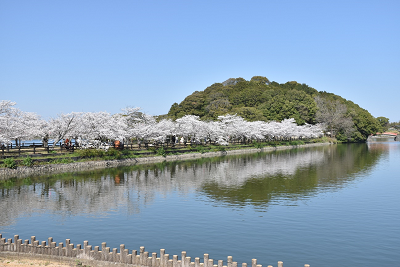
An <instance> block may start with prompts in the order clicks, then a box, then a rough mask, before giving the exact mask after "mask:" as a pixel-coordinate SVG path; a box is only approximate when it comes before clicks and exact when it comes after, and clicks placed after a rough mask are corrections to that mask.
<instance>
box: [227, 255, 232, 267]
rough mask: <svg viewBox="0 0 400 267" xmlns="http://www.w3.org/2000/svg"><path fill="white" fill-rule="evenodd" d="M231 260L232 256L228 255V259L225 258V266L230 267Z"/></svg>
mask: <svg viewBox="0 0 400 267" xmlns="http://www.w3.org/2000/svg"><path fill="white" fill-rule="evenodd" d="M232 262H233V260H232V256H228V260H227V265H226V266H227V267H232Z"/></svg>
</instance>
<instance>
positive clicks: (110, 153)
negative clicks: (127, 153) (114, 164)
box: [105, 148, 122, 159]
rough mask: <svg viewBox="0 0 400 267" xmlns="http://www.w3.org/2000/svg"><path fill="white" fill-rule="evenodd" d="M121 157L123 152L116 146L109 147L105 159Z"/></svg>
mask: <svg viewBox="0 0 400 267" xmlns="http://www.w3.org/2000/svg"><path fill="white" fill-rule="evenodd" d="M121 158H122V152H121V151H120V150H116V149H114V148H111V149H109V150H108V151H107V152H106V153H105V159H121Z"/></svg>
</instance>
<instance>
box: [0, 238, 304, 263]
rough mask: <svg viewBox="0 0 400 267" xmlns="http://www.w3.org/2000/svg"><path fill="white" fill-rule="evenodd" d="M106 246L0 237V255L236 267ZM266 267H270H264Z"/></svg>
mask: <svg viewBox="0 0 400 267" xmlns="http://www.w3.org/2000/svg"><path fill="white" fill-rule="evenodd" d="M13 241H14V242H13ZM29 241H31V243H30V242H29ZM39 244H40V245H39ZM106 245H107V244H106V242H103V243H102V244H101V251H100V247H99V246H95V247H94V249H93V247H92V246H91V245H89V241H87V240H85V241H84V242H83V246H82V245H80V244H78V245H76V248H74V244H72V243H71V240H70V239H66V240H65V247H64V244H63V243H62V242H61V243H59V244H58V246H57V243H56V242H54V241H53V238H52V237H49V238H48V239H47V242H46V241H41V242H39V241H38V240H36V237H35V236H31V238H30V240H29V239H26V240H24V241H23V240H22V239H20V238H19V236H18V235H14V237H13V238H9V239H5V238H3V236H2V235H1V234H0V251H10V252H17V253H30V254H43V255H50V256H66V257H79V256H80V255H85V256H87V258H88V259H93V260H101V261H109V262H113V263H123V264H129V265H133V266H136V267H238V263H237V262H234V261H233V258H232V256H228V257H227V264H226V266H224V262H223V260H217V264H214V260H213V259H210V256H209V254H207V253H206V254H204V262H203V263H200V258H199V257H196V258H195V259H194V262H192V261H191V259H192V258H191V257H188V256H187V253H186V251H182V259H181V260H179V258H178V255H173V256H172V259H170V258H169V254H167V253H165V249H160V257H157V253H155V252H153V253H151V256H150V255H149V254H150V253H149V252H147V251H145V248H144V247H143V246H142V247H140V249H139V253H138V251H137V250H132V254H129V249H126V248H125V245H124V244H121V245H120V246H119V250H118V249H117V248H112V249H110V248H109V247H106ZM118 251H119V252H118ZM247 266H248V265H247V263H242V267H247ZM251 267H262V265H261V264H257V259H252V260H251ZM268 267H272V266H271V265H268ZM277 267H283V262H282V261H279V262H278V266H277ZM304 267H310V265H309V264H305V265H304Z"/></svg>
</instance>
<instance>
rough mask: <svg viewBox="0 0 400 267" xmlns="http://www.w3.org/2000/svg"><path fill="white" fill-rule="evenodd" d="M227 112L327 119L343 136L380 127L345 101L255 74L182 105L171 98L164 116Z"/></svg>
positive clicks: (356, 138) (210, 116) (362, 135)
mask: <svg viewBox="0 0 400 267" xmlns="http://www.w3.org/2000/svg"><path fill="white" fill-rule="evenodd" d="M225 114H237V115H239V116H241V117H243V118H245V119H247V120H249V121H282V120H283V119H288V118H294V119H295V120H296V122H297V123H298V124H299V125H302V124H305V123H308V124H315V123H325V124H326V127H327V132H329V133H330V134H332V135H334V136H336V137H337V138H338V139H339V140H341V141H351V142H360V141H365V140H366V139H367V138H368V135H370V134H372V133H376V132H378V131H380V130H381V125H380V124H379V122H378V120H377V119H376V118H374V117H373V116H372V115H371V114H370V113H369V112H368V111H367V110H365V109H362V108H361V107H359V106H358V105H357V104H354V103H353V102H351V101H349V100H346V99H344V98H342V97H340V96H338V95H335V94H332V93H327V92H323V91H321V92H318V91H317V90H316V89H314V88H312V87H310V86H308V85H306V84H300V83H298V82H295V81H292V82H287V83H284V84H280V83H277V82H270V81H269V80H268V78H266V77H263V76H254V77H253V78H251V80H250V81H246V80H245V79H243V78H230V79H228V80H226V81H224V82H222V83H215V84H213V85H211V86H209V87H207V88H206V89H205V90H204V91H195V92H194V93H192V94H191V95H189V96H187V97H186V98H185V99H184V100H183V101H182V102H181V103H180V104H178V103H174V104H173V105H172V106H171V108H170V110H169V112H168V117H169V118H171V119H177V118H180V117H183V116H184V115H197V116H200V118H201V119H203V120H215V119H217V117H218V116H220V115H225Z"/></svg>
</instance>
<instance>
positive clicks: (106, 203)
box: [0, 144, 385, 226]
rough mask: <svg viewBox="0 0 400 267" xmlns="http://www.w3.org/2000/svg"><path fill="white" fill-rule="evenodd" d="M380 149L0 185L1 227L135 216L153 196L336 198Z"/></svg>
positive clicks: (254, 200)
mask: <svg viewBox="0 0 400 267" xmlns="http://www.w3.org/2000/svg"><path fill="white" fill-rule="evenodd" d="M384 153H385V150H382V149H371V146H370V145H369V146H367V145H359V144H357V145H338V146H324V147H315V148H302V149H296V150H289V151H277V152H273V153H259V154H248V155H238V156H229V157H221V158H206V159H200V160H194V161H185V162H172V163H166V162H164V163H159V164H155V165H151V166H150V165H149V166H133V167H123V168H118V169H107V170H102V171H99V170H97V171H90V172H78V173H69V174H59V175H54V176H47V177H31V178H26V179H23V180H16V179H14V180H10V181H7V182H5V183H4V182H3V183H2V184H0V211H1V213H2V216H0V225H2V226H5V225H10V224H13V222H14V221H15V219H16V218H18V217H20V216H29V215H30V214H32V213H34V212H44V211H46V212H50V213H56V214H58V215H60V216H61V218H64V219H65V218H66V217H68V216H71V215H77V214H79V215H85V216H98V217H102V216H107V214H108V213H110V212H115V211H118V210H119V209H121V208H124V209H126V210H127V212H128V214H136V213H139V212H140V211H141V209H143V208H145V207H146V205H150V204H152V203H153V202H154V200H155V198H156V196H158V195H161V196H163V197H165V196H168V194H170V193H172V192H179V194H180V195H185V194H188V193H192V192H194V193H200V194H202V195H205V196H207V197H208V198H209V199H210V200H211V201H213V202H214V203H216V204H218V203H221V204H223V205H234V206H245V205H254V206H256V207H258V208H259V207H267V206H268V205H271V204H282V203H284V202H287V201H297V200H298V199H302V198H308V197H311V196H313V195H315V194H317V193H318V192H321V191H323V190H328V189H329V190H337V189H338V188H340V187H342V186H345V185H346V183H348V182H351V181H352V180H354V179H355V178H356V177H358V176H359V175H360V174H363V173H365V172H367V171H368V170H370V169H371V167H373V166H374V164H375V163H376V162H377V161H378V159H379V157H380V156H381V155H382V154H384Z"/></svg>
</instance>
